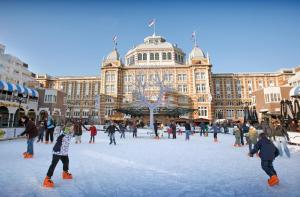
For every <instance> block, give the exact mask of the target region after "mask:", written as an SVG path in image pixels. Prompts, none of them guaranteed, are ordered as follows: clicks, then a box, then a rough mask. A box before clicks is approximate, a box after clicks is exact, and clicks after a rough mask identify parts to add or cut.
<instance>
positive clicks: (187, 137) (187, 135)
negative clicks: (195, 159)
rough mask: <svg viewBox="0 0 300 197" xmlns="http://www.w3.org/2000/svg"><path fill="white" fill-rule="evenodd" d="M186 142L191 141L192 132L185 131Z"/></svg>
mask: <svg viewBox="0 0 300 197" xmlns="http://www.w3.org/2000/svg"><path fill="white" fill-rule="evenodd" d="M185 140H190V131H189V130H185Z"/></svg>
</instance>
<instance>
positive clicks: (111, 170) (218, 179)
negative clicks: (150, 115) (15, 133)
mask: <svg viewBox="0 0 300 197" xmlns="http://www.w3.org/2000/svg"><path fill="white" fill-rule="evenodd" d="M209 135H210V136H209V137H200V136H199V134H197V135H194V136H191V140H190V141H189V142H186V141H185V140H184V135H183V136H177V137H178V138H177V139H176V140H173V139H167V138H164V139H160V140H154V139H153V138H152V137H149V136H147V135H145V134H144V135H143V137H140V138H137V139H133V138H132V136H131V135H130V134H126V139H125V140H124V139H119V134H117V135H116V139H117V145H116V146H114V145H108V143H109V139H108V137H107V135H106V134H104V133H103V132H101V133H100V134H99V133H98V135H97V136H96V143H95V144H89V143H88V140H89V133H84V135H83V139H82V141H83V143H82V144H75V143H74V141H73V142H72V144H71V145H70V152H69V157H70V172H71V173H72V174H73V176H74V179H73V180H62V178H61V172H62V164H61V163H59V164H58V165H57V167H56V170H55V172H54V176H53V177H52V179H53V181H54V183H55V188H53V189H45V188H43V187H42V182H43V179H44V177H45V175H46V172H47V170H48V167H49V165H50V162H51V158H52V153H51V150H52V147H53V144H52V145H49V144H48V145H46V144H40V143H38V144H37V143H35V144H34V146H35V147H34V151H35V155H34V158H33V159H30V160H25V159H23V157H22V153H23V152H24V151H25V150H26V140H25V139H22V140H14V141H2V142H0V158H1V160H0V161H1V165H0V185H1V190H0V192H1V193H0V196H55V197H57V196H73V197H74V196H76V197H77V196H121V197H123V196H131V197H134V196H155V197H157V196H172V197H173V196H220V197H224V196H249V197H257V196H280V197H283V196H289V197H290V196H300V187H299V178H300V150H299V147H296V146H292V147H290V148H291V153H292V157H291V158H290V159H288V158H287V157H281V158H278V159H276V160H275V162H274V166H275V169H276V170H277V172H278V175H279V178H280V181H281V182H280V185H278V186H275V187H272V188H271V187H269V186H268V185H267V178H268V177H267V175H266V174H265V173H264V172H263V171H262V169H261V168H260V159H259V158H257V157H253V158H249V157H248V156H247V151H248V147H246V146H245V147H241V148H235V147H233V143H234V140H235V139H234V136H232V135H224V134H219V135H218V137H219V140H220V142H219V143H214V142H213V137H212V134H209Z"/></svg>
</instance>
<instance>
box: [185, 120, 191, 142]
mask: <svg viewBox="0 0 300 197" xmlns="http://www.w3.org/2000/svg"><path fill="white" fill-rule="evenodd" d="M184 128H185V140H186V141H189V140H190V132H191V124H190V123H189V122H186V123H185V124H184Z"/></svg>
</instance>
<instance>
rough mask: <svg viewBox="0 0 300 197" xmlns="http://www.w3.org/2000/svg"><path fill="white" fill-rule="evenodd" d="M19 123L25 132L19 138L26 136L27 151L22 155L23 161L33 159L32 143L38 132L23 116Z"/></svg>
mask: <svg viewBox="0 0 300 197" xmlns="http://www.w3.org/2000/svg"><path fill="white" fill-rule="evenodd" d="M21 122H22V123H23V124H24V125H25V130H24V131H23V132H22V133H21V134H20V135H19V136H23V135H26V137H27V151H26V152H24V153H23V156H24V158H25V159H30V158H32V157H33V142H34V139H35V137H36V136H37V135H38V130H37V128H36V126H35V124H34V122H33V121H31V120H29V118H28V116H23V117H22V118H21Z"/></svg>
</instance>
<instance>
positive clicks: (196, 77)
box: [195, 72, 200, 80]
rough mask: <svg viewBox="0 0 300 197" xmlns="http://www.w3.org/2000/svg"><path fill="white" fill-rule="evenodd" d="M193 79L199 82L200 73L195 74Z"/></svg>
mask: <svg viewBox="0 0 300 197" xmlns="http://www.w3.org/2000/svg"><path fill="white" fill-rule="evenodd" d="M195 79H196V80H200V73H199V72H197V73H195Z"/></svg>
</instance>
